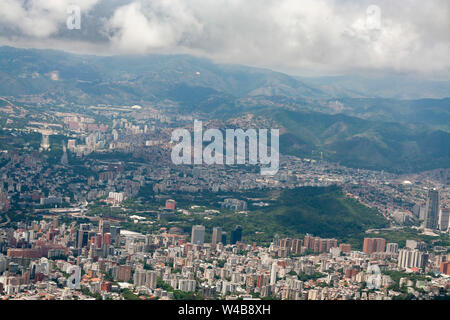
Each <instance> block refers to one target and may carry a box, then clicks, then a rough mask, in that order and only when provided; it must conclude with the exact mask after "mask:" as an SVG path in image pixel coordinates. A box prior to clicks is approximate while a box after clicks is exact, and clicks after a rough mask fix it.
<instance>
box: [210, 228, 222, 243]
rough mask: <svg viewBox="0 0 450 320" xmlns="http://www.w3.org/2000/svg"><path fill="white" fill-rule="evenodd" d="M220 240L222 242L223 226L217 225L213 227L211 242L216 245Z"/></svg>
mask: <svg viewBox="0 0 450 320" xmlns="http://www.w3.org/2000/svg"><path fill="white" fill-rule="evenodd" d="M219 242H222V228H220V227H215V228H213V233H212V238H211V244H212V245H216V244H218V243H219Z"/></svg>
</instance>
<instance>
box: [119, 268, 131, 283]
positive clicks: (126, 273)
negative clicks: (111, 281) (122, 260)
mask: <svg viewBox="0 0 450 320" xmlns="http://www.w3.org/2000/svg"><path fill="white" fill-rule="evenodd" d="M130 278H131V266H119V271H118V274H117V280H119V281H122V282H128V281H130Z"/></svg>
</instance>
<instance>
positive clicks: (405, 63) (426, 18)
mask: <svg viewBox="0 0 450 320" xmlns="http://www.w3.org/2000/svg"><path fill="white" fill-rule="evenodd" d="M99 1H101V2H102V4H103V5H106V6H107V1H108V0H99ZM28 2H31V3H33V4H34V6H30V7H28V9H25V7H24V5H23V3H24V1H22V2H20V1H19V2H18V1H16V0H3V1H2V2H1V5H0V12H3V13H0V21H7V22H8V23H11V24H13V25H14V26H15V28H17V29H19V30H21V32H22V33H23V34H24V35H26V36H29V37H30V36H32V37H35V38H36V37H39V38H40V39H41V41H40V43H41V45H42V46H45V45H47V44H48V45H49V46H50V45H51V44H55V43H57V44H58V46H61V45H62V43H63V42H64V39H61V37H59V38H57V39H55V37H53V35H54V34H55V33H56V32H57V29H58V27H59V26H60V24H61V23H62V22H63V21H64V19H65V17H66V15H64V14H63V15H62V16H63V17H62V18H61V12H62V13H65V12H64V11H65V9H64V8H63V7H64V5H68V4H69V2H70V1H68V0H67V1H66V0H53V1H48V0H47V1H44V0H42V1H37V0H35V1H28ZM80 2H82V3H83V6H82V7H84V8H85V10H89V9H92V8H93V6H94V5H95V3H96V2H97V1H96V0H84V1H78V3H80ZM17 3H19V4H17ZM36 3H39V4H40V5H37V4H36ZM43 3H46V4H45V5H43ZM61 3H63V4H61ZM115 3H117V2H115ZM119 3H120V2H119ZM371 5H375V7H373V6H372V7H370V6H371ZM5 7H6V8H8V10H2V9H4V8H5ZM377 8H379V15H380V20H379V21H378V20H377V11H376V10H375V11H374V10H372V9H377ZM368 9H369V10H368ZM43 12H44V15H42V14H43ZM112 12H113V13H112V15H110V16H106V17H100V16H99V17H96V16H95V14H96V11H95V8H94V10H93V11H92V12H91V15H93V16H94V17H93V18H96V19H104V20H103V21H104V23H103V28H102V29H101V30H96V29H94V30H89V32H91V33H98V34H99V36H100V35H105V32H106V34H107V40H108V41H107V42H105V43H104V44H102V49H101V50H96V51H95V52H103V53H105V52H107V53H110V54H115V53H118V54H121V53H147V52H168V53H180V52H185V53H192V54H197V55H201V56H206V57H209V58H212V59H214V60H217V61H221V62H230V63H241V64H250V65H256V66H261V67H268V68H273V69H277V70H281V71H288V72H291V73H301V72H305V71H309V72H317V73H322V74H326V73H352V72H365V71H380V72H402V73H403V72H406V73H408V72H414V73H424V74H428V75H429V74H442V75H444V76H446V77H447V78H448V77H450V59H448V56H450V48H449V43H450V39H449V30H450V19H449V18H450V5H449V2H448V1H447V0H428V1H420V0H403V1H389V0H373V1H366V0H214V1H208V0H128V1H127V2H125V4H119V5H116V7H115V8H113V10H112ZM18 21H25V22H26V23H22V24H21V23H18ZM1 25H2V23H1V22H0V26H1ZM0 36H1V34H0ZM3 36H4V35H3ZM21 40H22V39H21V38H20V36H19V37H18V39H17V43H19V42H20V41H21ZM77 40H78V41H79V40H80V39H77ZM0 41H1V40H0ZM10 42H11V41H10ZM22 44H23V43H22ZM93 45H96V46H99V45H100V44H99V43H95V44H94V43H93V41H89V43H87V41H86V43H85V45H84V46H81V47H80V46H77V47H78V48H79V50H81V51H83V52H85V51H86V50H88V49H87V48H91V47H92V46H93ZM62 46H64V45H62ZM67 48H68V49H72V48H73V44H70V39H67Z"/></svg>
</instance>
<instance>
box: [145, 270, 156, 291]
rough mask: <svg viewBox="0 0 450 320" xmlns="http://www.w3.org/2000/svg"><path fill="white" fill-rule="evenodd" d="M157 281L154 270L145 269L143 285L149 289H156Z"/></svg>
mask: <svg viewBox="0 0 450 320" xmlns="http://www.w3.org/2000/svg"><path fill="white" fill-rule="evenodd" d="M157 282H158V274H157V273H156V271H150V270H147V274H146V276H145V286H146V287H148V288H150V289H156V286H157Z"/></svg>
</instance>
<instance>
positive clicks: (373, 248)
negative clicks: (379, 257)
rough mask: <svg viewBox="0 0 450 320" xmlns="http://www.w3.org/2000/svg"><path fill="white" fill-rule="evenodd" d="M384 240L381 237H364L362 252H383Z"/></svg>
mask: <svg viewBox="0 0 450 320" xmlns="http://www.w3.org/2000/svg"><path fill="white" fill-rule="evenodd" d="M385 245H386V240H385V239H383V238H364V245H363V252H364V253H367V254H371V253H374V252H384V248H385Z"/></svg>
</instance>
